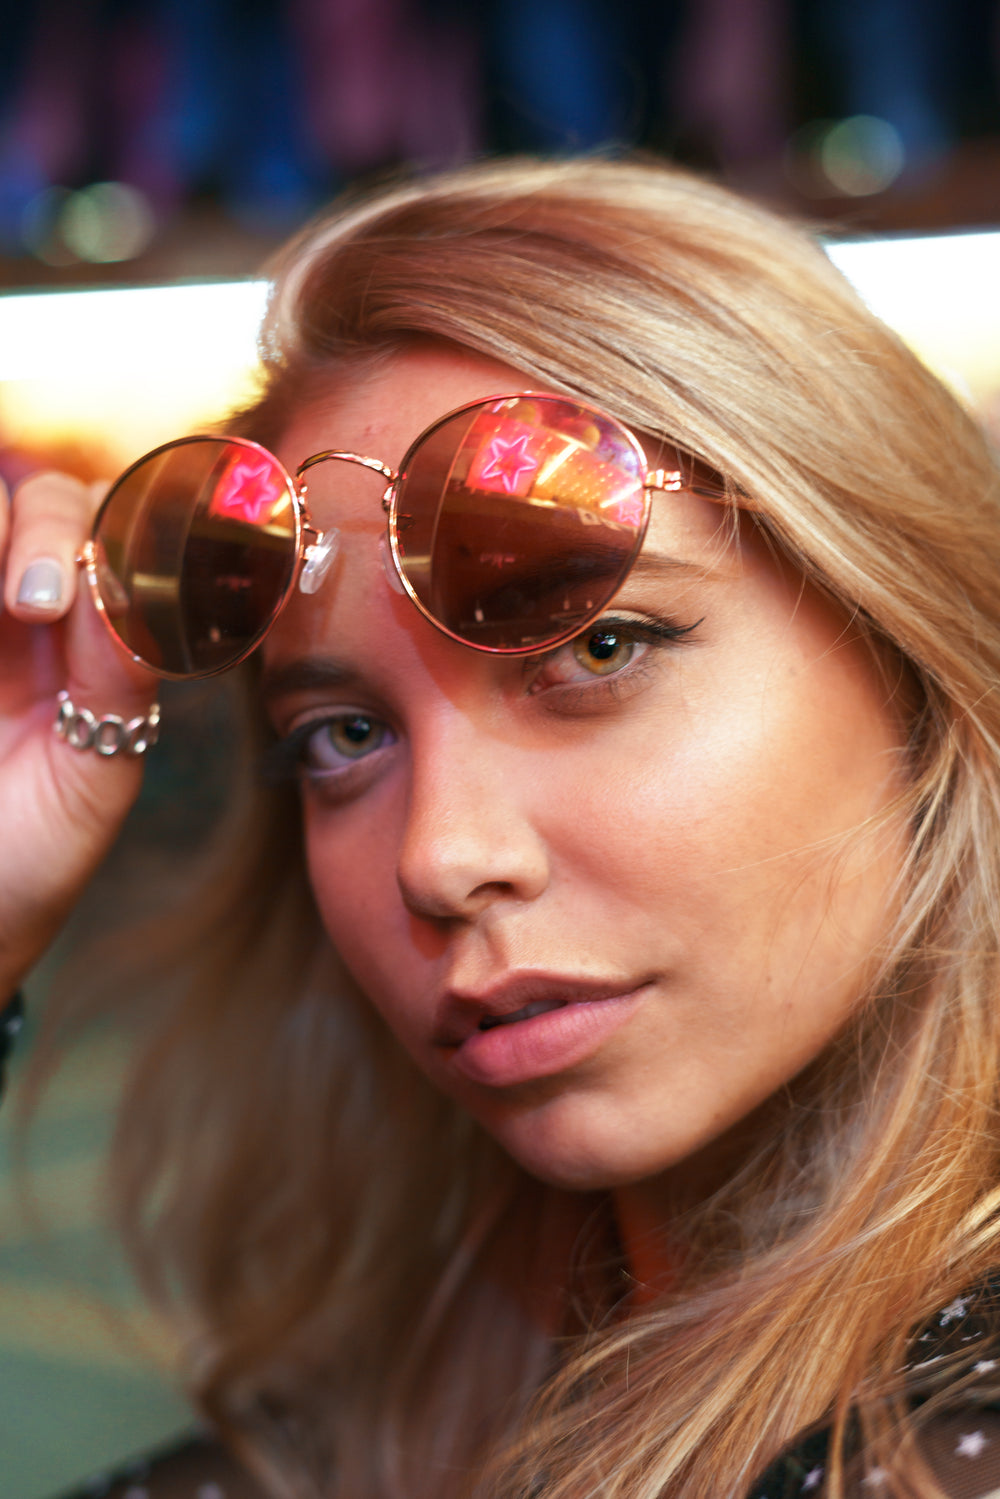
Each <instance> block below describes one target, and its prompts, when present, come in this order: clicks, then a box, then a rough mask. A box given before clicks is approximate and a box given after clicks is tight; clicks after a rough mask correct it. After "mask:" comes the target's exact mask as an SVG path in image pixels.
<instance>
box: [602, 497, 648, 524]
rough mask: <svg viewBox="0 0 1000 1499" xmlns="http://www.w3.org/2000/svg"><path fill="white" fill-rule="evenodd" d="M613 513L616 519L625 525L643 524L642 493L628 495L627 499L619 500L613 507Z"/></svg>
mask: <svg viewBox="0 0 1000 1499" xmlns="http://www.w3.org/2000/svg"><path fill="white" fill-rule="evenodd" d="M610 508H611V515H612V517H613V519H614V520H616V521H618V522H620V524H621V525H623V526H641V525H642V513H643V502H642V495H640V494H632V495H627V496H626V498H625V499H623V500H619V501H618V502H617V503H616V504H614V505H612V506H611V507H610Z"/></svg>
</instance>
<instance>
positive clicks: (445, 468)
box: [394, 396, 648, 651]
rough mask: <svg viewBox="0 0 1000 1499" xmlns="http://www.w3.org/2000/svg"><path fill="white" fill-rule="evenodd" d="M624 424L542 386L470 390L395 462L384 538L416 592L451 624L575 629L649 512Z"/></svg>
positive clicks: (501, 642)
mask: <svg viewBox="0 0 1000 1499" xmlns="http://www.w3.org/2000/svg"><path fill="white" fill-rule="evenodd" d="M644 478H645V461H644V459H643V455H642V453H641V452H640V450H639V448H638V447H637V445H636V443H635V442H634V441H633V440H632V438H631V437H630V436H629V434H628V433H627V432H626V431H625V430H624V428H622V427H621V426H619V424H618V423H617V422H615V421H613V420H611V418H609V417H604V416H601V415H600V413H598V412H596V411H593V410H592V409H590V408H589V407H586V406H581V405H579V404H578V403H576V402H573V401H569V400H566V401H563V400H560V399H558V398H556V397H552V396H543V397H537V396H514V397H508V398H505V399H502V400H497V401H490V402H483V403H481V404H479V405H477V406H475V407H472V408H470V409H467V410H465V411H460V412H457V413H455V414H454V415H452V416H450V417H447V418H446V419H445V420H444V421H443V422H440V423H438V425H437V426H436V427H433V428H432V429H431V430H430V432H428V433H426V434H425V435H424V436H423V437H422V438H421V439H420V440H419V441H418V442H417V443H416V444H415V445H414V447H413V448H412V449H411V450H410V452H409V453H408V454H407V456H406V458H405V459H404V461H403V466H402V470H401V474H400V480H399V485H398V492H397V496H396V503H395V510H394V521H395V534H394V544H395V550H396V555H397V558H398V561H399V565H400V570H401V572H402V574H403V577H404V578H405V580H406V582H407V584H408V586H409V588H410V589H411V590H412V592H413V594H414V596H415V597H416V599H417V601H418V603H419V604H420V605H421V607H422V608H423V609H424V610H425V611H426V613H427V614H429V615H430V616H431V618H432V619H434V620H435V621H436V622H437V623H438V624H439V625H442V626H443V627H444V628H445V629H446V630H447V631H448V632H449V633H450V634H452V635H454V636H455V637H457V638H458V639H460V640H464V641H466V642H467V643H468V644H470V645H475V646H479V647H480V648H481V649H484V650H492V651H530V650H536V649H540V648H541V647H543V646H545V645H549V644H553V643H554V642H555V641H557V640H561V639H564V638H566V637H568V636H570V635H572V634H574V633H575V632H576V631H577V630H578V629H581V628H582V627H583V626H584V625H585V624H587V622H588V621H589V620H591V619H593V618H594V617H595V615H597V614H599V613H600V611H601V610H602V609H603V608H604V607H605V605H606V604H607V603H608V601H609V599H610V598H611V597H612V596H613V594H614V593H615V592H616V591H617V589H618V587H619V585H620V584H621V583H622V581H623V580H624V578H625V576H626V574H627V573H628V570H629V568H630V566H631V565H632V562H633V560H634V558H635V556H636V554H637V553H638V551H639V548H640V546H641V545H642V538H643V533H644V531H645V524H646V516H647V512H648V499H647V494H646V491H645V489H644Z"/></svg>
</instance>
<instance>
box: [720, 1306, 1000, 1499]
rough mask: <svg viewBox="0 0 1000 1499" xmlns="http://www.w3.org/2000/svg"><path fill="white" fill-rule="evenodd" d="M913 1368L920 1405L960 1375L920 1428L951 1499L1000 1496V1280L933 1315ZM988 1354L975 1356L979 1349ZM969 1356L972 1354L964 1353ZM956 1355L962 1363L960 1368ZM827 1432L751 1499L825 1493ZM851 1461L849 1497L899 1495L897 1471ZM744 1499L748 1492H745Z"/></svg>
mask: <svg viewBox="0 0 1000 1499" xmlns="http://www.w3.org/2000/svg"><path fill="white" fill-rule="evenodd" d="M911 1348H912V1351H913V1357H912V1360H911V1362H910V1364H909V1365H908V1366H907V1373H908V1375H909V1376H910V1378H911V1380H912V1382H913V1391H914V1393H913V1400H912V1405H913V1407H914V1409H917V1408H919V1406H920V1405H922V1404H923V1403H924V1402H925V1401H926V1400H927V1399H928V1398H929V1397H930V1396H931V1395H932V1394H933V1395H934V1396H935V1397H936V1399H938V1400H939V1399H940V1398H941V1396H942V1394H944V1395H945V1396H946V1395H947V1381H948V1380H949V1379H951V1380H955V1378H956V1376H957V1375H958V1374H959V1373H961V1376H962V1386H961V1391H960V1393H956V1396H955V1399H954V1402H953V1403H952V1404H951V1405H949V1403H948V1402H947V1400H945V1402H944V1405H943V1408H942V1411H941V1413H940V1414H935V1415H934V1416H933V1417H931V1418H930V1419H929V1420H928V1421H927V1423H926V1425H924V1426H922V1428H921V1431H920V1438H919V1440H920V1449H921V1451H922V1453H923V1454H924V1457H925V1459H926V1461H927V1462H928V1464H929V1466H930V1468H931V1471H932V1472H933V1473H934V1476H935V1477H936V1479H937V1481H938V1483H939V1484H940V1485H941V1488H942V1490H943V1491H944V1493H945V1494H946V1495H947V1496H948V1499H1000V1281H998V1280H991V1281H989V1282H988V1283H986V1284H985V1285H983V1286H982V1287H980V1288H979V1289H977V1290H975V1291H970V1292H969V1293H967V1294H965V1295H962V1296H956V1297H955V1298H954V1300H953V1301H951V1302H949V1304H948V1305H947V1306H945V1307H942V1308H941V1310H940V1311H939V1312H938V1313H937V1315H936V1316H935V1317H932V1318H931V1320H930V1322H929V1323H928V1324H927V1325H926V1326H925V1327H924V1328H923V1329H922V1330H921V1331H920V1332H919V1333H918V1334H917V1335H916V1337H915V1338H914V1340H913V1343H912V1344H911ZM979 1350H981V1351H982V1356H981V1357H974V1355H975V1353H976V1352H977V1351H979ZM962 1355H965V1357H962ZM956 1359H958V1361H959V1362H958V1364H957V1365H956V1362H955V1361H956ZM828 1435H829V1434H828V1433H827V1432H826V1431H818V1432H813V1433H811V1434H810V1435H809V1436H807V1437H806V1438H805V1439H804V1440H803V1441H802V1442H799V1443H796V1445H795V1446H794V1447H793V1448H792V1449H791V1451H789V1452H787V1453H785V1454H784V1455H783V1456H782V1457H780V1458H779V1459H778V1461H777V1462H776V1463H774V1464H772V1466H771V1467H770V1468H768V1470H767V1472H766V1473H764V1474H763V1475H762V1476H761V1477H760V1478H759V1479H757V1481H756V1482H755V1483H754V1484H753V1485H752V1486H751V1488H750V1490H749V1493H748V1494H747V1495H746V1499H800V1496H802V1495H810V1494H812V1495H816V1496H817V1499H822V1496H823V1495H824V1494H825V1492H826V1489H825V1482H826V1470H827V1466H828ZM847 1456H848V1459H849V1463H848V1466H849V1470H850V1472H851V1477H850V1481H849V1485H848V1488H847V1496H848V1499H892V1496H893V1495H894V1494H895V1493H896V1490H895V1489H894V1487H893V1482H892V1476H891V1474H890V1473H889V1472H888V1471H886V1470H885V1469H883V1468H879V1467H877V1466H871V1465H869V1466H866V1465H865V1464H864V1461H863V1459H862V1458H861V1457H859V1456H857V1455H855V1456H854V1458H853V1459H850V1438H848V1454H847ZM741 1499H742V1496H741Z"/></svg>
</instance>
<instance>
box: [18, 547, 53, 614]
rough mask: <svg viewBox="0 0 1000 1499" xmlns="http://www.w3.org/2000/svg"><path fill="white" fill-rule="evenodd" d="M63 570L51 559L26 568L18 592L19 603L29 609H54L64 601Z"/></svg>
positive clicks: (47, 558)
mask: <svg viewBox="0 0 1000 1499" xmlns="http://www.w3.org/2000/svg"><path fill="white" fill-rule="evenodd" d="M62 591H63V585H62V568H61V567H60V566H59V564H58V562H53V561H52V559H51V558H50V557H42V558H40V559H39V560H38V561H37V562H33V563H32V564H31V566H30V567H26V568H25V570H24V575H23V576H22V578H21V582H20V586H19V587H18V590H17V602H18V603H19V604H24V605H25V606H26V607H27V608H28V609H54V608H56V606H57V605H58V604H59V603H61V601H62Z"/></svg>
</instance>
